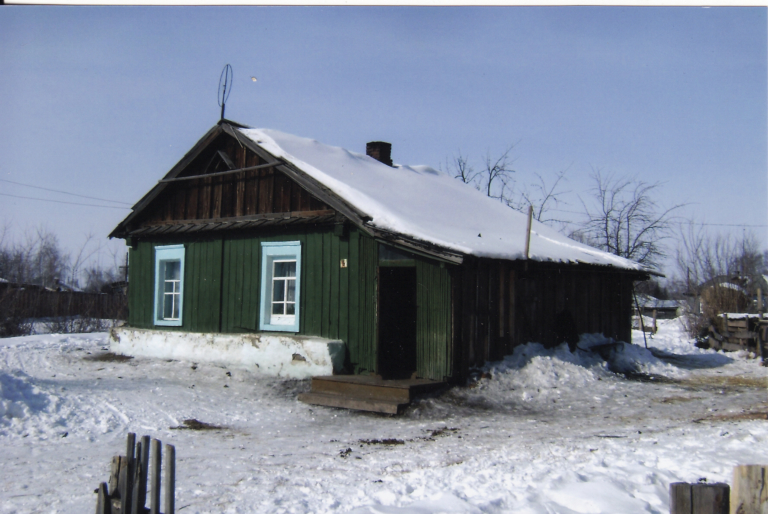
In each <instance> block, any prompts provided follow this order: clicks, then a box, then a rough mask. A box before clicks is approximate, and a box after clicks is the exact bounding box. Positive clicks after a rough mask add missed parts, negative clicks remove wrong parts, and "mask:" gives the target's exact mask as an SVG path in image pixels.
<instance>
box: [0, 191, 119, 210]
mask: <svg viewBox="0 0 768 514" xmlns="http://www.w3.org/2000/svg"><path fill="white" fill-rule="evenodd" d="M0 196H10V197H11V198H23V199H25V200H39V201H41V202H53V203H65V204H68V205H80V206H83V207H101V208H102V209H130V207H116V206H114V205H95V204H92V203H76V202H64V201H62V200H49V199H48V198H34V197H32V196H19V195H9V194H7V193H0Z"/></svg>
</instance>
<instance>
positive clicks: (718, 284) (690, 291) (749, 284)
mask: <svg viewBox="0 0 768 514" xmlns="http://www.w3.org/2000/svg"><path fill="white" fill-rule="evenodd" d="M678 241H679V242H678V247H677V272H678V280H677V282H678V284H679V286H678V288H679V289H680V290H682V291H684V292H685V295H686V296H687V297H688V298H690V299H691V300H692V301H694V304H693V305H692V308H691V309H690V310H689V312H688V313H687V314H686V317H685V321H686V324H687V328H688V330H689V333H690V334H691V336H693V337H697V336H703V335H705V334H706V331H707V328H708V327H709V326H710V325H711V324H713V323H714V321H715V319H716V318H717V317H718V316H719V315H720V314H722V313H723V312H744V311H745V310H751V309H752V305H751V299H752V298H753V297H754V296H755V295H756V294H757V289H758V288H759V287H760V286H761V285H762V284H763V283H764V280H763V278H762V275H763V274H765V273H766V271H767V269H766V268H767V267H768V261H766V258H765V257H766V253H764V252H761V251H760V248H759V244H758V242H757V239H756V238H755V237H754V235H753V234H751V233H749V232H745V233H744V234H743V235H742V237H741V238H736V237H733V236H732V235H731V234H727V235H722V234H714V235H713V234H710V233H709V232H707V230H706V229H705V227H704V226H703V225H702V224H700V223H696V222H694V221H692V220H689V221H688V223H686V224H684V225H682V226H681V229H680V234H679V237H678ZM694 299H695V300H694Z"/></svg>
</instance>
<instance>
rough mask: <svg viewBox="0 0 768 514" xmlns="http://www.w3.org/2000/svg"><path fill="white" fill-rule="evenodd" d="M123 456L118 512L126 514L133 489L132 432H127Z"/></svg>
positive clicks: (133, 441)
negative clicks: (123, 468)
mask: <svg viewBox="0 0 768 514" xmlns="http://www.w3.org/2000/svg"><path fill="white" fill-rule="evenodd" d="M126 443H127V444H126V448H125V457H126V459H127V460H126V469H125V475H121V478H122V480H121V482H122V483H121V484H120V512H121V514H128V513H129V512H130V511H131V492H132V491H133V456H134V449H135V446H136V434H134V433H133V432H129V433H128V440H127V442H126Z"/></svg>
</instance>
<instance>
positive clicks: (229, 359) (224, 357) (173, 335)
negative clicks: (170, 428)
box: [110, 327, 344, 378]
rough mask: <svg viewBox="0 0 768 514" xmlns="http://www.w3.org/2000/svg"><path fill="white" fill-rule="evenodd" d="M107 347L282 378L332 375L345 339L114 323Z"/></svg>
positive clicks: (341, 359) (340, 360)
mask: <svg viewBox="0 0 768 514" xmlns="http://www.w3.org/2000/svg"><path fill="white" fill-rule="evenodd" d="M110 350H111V351H112V352H114V353H117V354H120V355H130V356H132V357H154V358H158V359H174V360H186V361H191V362H207V363H211V364H219V365H223V366H228V367H239V368H246V369H251V370H254V371H259V372H261V373H264V374H266V375H272V376H279V377H287V378H308V377H312V376H320V375H331V374H333V372H334V371H336V372H338V371H340V370H341V368H342V367H343V366H344V343H343V342H342V341H339V340H332V339H323V338H321V337H312V336H295V335H274V334H199V333H192V332H169V331H165V330H145V329H136V328H128V327H119V328H113V329H112V331H111V332H110Z"/></svg>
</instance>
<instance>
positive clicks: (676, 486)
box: [669, 482, 693, 514]
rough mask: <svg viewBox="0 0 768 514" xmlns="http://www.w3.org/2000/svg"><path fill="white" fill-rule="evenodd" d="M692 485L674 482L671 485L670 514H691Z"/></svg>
mask: <svg viewBox="0 0 768 514" xmlns="http://www.w3.org/2000/svg"><path fill="white" fill-rule="evenodd" d="M692 505H693V502H692V500H691V484H687V483H685V482H674V483H672V484H669V514H691V512H692V508H693V507H692Z"/></svg>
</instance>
